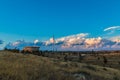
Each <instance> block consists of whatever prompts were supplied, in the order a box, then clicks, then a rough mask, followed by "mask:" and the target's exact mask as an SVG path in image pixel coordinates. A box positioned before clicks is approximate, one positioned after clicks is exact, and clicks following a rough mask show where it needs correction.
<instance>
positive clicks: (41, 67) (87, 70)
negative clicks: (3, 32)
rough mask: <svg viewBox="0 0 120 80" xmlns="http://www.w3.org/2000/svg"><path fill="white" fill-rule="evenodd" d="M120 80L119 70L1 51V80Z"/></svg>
mask: <svg viewBox="0 0 120 80" xmlns="http://www.w3.org/2000/svg"><path fill="white" fill-rule="evenodd" d="M81 76H83V77H84V78H85V79H86V80H96V79H97V80H117V79H118V80H119V79H120V71H119V70H117V69H112V68H107V67H100V66H96V65H88V64H84V63H77V62H64V61H59V60H57V59H54V58H47V57H41V56H35V55H31V54H27V55H23V54H20V53H12V52H7V51H0V80H80V79H81Z"/></svg>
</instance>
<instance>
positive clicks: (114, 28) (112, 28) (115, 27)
mask: <svg viewBox="0 0 120 80" xmlns="http://www.w3.org/2000/svg"><path fill="white" fill-rule="evenodd" d="M115 30H120V26H112V27H108V28H106V29H104V31H115Z"/></svg>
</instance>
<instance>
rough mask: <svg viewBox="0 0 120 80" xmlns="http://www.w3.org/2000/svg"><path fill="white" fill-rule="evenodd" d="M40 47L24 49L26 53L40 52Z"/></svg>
mask: <svg viewBox="0 0 120 80" xmlns="http://www.w3.org/2000/svg"><path fill="white" fill-rule="evenodd" d="M39 49H40V47H36V46H35V47H34V46H27V47H25V48H24V49H23V51H24V52H31V53H32V52H39Z"/></svg>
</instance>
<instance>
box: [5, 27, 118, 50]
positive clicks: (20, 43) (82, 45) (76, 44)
mask: <svg viewBox="0 0 120 80" xmlns="http://www.w3.org/2000/svg"><path fill="white" fill-rule="evenodd" d="M112 29H113V28H112ZM106 30H110V28H109V29H106ZM106 30H105V31H106ZM53 42H54V44H55V50H59V51H81V50H92V49H94V50H115V49H120V37H116V39H115V38H111V39H103V38H102V37H96V38H95V37H89V34H88V33H80V34H76V35H70V36H66V37H61V38H58V39H55V40H54V39H53V38H50V40H47V41H42V42H41V41H39V40H35V41H33V42H26V41H24V40H17V41H16V42H12V43H9V44H7V45H6V47H7V48H19V49H23V48H24V47H25V46H40V47H41V50H52V49H53Z"/></svg>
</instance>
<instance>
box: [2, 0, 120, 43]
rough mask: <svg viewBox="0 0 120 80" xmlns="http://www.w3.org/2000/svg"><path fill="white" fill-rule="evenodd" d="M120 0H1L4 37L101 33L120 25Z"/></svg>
mask: <svg viewBox="0 0 120 80" xmlns="http://www.w3.org/2000/svg"><path fill="white" fill-rule="evenodd" d="M119 3H120V0H0V39H2V40H4V41H5V43H8V42H11V41H15V40H18V39H25V40H28V41H30V40H34V39H40V40H46V39H48V38H50V37H51V36H52V35H53V34H54V35H55V36H56V37H62V36H67V35H72V34H78V33H90V34H91V35H92V36H101V35H103V34H104V32H103V29H105V28H107V27H110V26H119V25H120V4H119Z"/></svg>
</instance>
